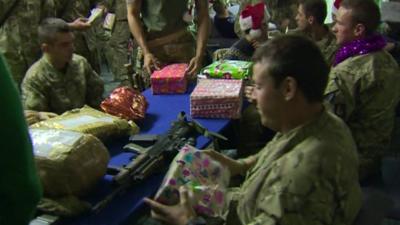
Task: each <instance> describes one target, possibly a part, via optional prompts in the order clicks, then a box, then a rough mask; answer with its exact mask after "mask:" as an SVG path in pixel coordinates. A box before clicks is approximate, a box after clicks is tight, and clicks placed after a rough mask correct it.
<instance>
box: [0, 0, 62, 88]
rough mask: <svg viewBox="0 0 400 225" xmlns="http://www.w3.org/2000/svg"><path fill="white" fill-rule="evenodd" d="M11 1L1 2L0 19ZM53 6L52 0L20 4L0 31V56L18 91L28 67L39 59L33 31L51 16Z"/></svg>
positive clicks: (53, 12)
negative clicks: (2, 56)
mask: <svg viewBox="0 0 400 225" xmlns="http://www.w3.org/2000/svg"><path fill="white" fill-rule="evenodd" d="M15 1H17V0H2V1H1V7H0V16H1V18H3V16H4V15H5V14H6V13H7V11H8V10H9V9H10V7H11V5H12V4H13V3H14V2H15ZM54 5H55V4H54V2H53V1H52V0H41V1H40V0H20V2H19V3H18V4H17V6H16V7H15V8H14V9H13V12H12V13H11V14H10V16H9V17H8V18H7V19H6V21H5V22H4V24H3V25H2V26H1V27H0V52H1V53H2V54H3V55H4V57H5V58H6V60H7V64H8V66H9V68H10V71H11V74H12V76H13V78H14V81H15V82H16V84H17V85H18V87H19V85H20V83H21V82H22V79H23V78H24V75H25V73H26V71H27V70H28V68H29V66H31V65H32V64H33V63H34V62H35V61H36V60H37V59H38V58H39V57H40V46H39V41H38V37H37V36H38V34H37V27H38V25H39V23H40V21H41V20H42V19H43V18H45V17H50V16H53V17H54V16H55V6H54Z"/></svg>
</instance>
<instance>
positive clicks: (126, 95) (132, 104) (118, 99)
mask: <svg viewBox="0 0 400 225" xmlns="http://www.w3.org/2000/svg"><path fill="white" fill-rule="evenodd" d="M148 105H149V104H148V103H147V101H146V98H145V97H144V96H143V95H142V94H141V93H140V92H139V91H137V90H134V89H132V88H129V87H119V88H116V89H115V90H113V91H112V93H111V94H110V97H108V98H107V99H105V100H104V101H103V102H102V103H101V104H100V107H101V109H103V110H104V111H105V112H107V113H109V114H111V115H114V116H118V117H121V118H123V119H126V120H141V119H144V117H145V115H146V110H147V107H148Z"/></svg>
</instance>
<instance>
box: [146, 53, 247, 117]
mask: <svg viewBox="0 0 400 225" xmlns="http://www.w3.org/2000/svg"><path fill="white" fill-rule="evenodd" d="M187 68H188V65H187V64H172V65H168V66H166V67H164V68H162V69H160V70H157V71H154V72H153V74H152V75H151V87H152V91H153V94H180V93H185V92H186V91H187V86H188V78H187V76H186V70H187ZM251 69H252V63H251V62H246V61H236V60H221V61H216V62H214V63H212V64H211V65H209V66H207V67H205V68H203V69H202V70H201V72H200V75H199V77H200V78H201V77H203V78H202V79H199V80H198V82H197V85H196V87H195V89H194V90H193V92H192V93H191V95H190V113H191V116H192V117H193V118H231V119H237V118H239V117H240V112H241V108H242V98H243V85H244V82H243V80H248V79H249V77H251V73H252V71H251Z"/></svg>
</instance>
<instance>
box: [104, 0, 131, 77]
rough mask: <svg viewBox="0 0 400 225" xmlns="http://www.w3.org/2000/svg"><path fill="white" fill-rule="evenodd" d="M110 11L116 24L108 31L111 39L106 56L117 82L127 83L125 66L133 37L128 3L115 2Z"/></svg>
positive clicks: (105, 49)
mask: <svg viewBox="0 0 400 225" xmlns="http://www.w3.org/2000/svg"><path fill="white" fill-rule="evenodd" d="M108 5H110V7H111V8H110V9H111V10H110V9H109V11H110V12H112V13H113V14H114V15H115V24H114V26H113V28H112V29H111V30H108V32H109V33H110V37H109V39H108V40H107V42H106V45H105V47H104V49H103V50H104V55H105V58H106V60H107V62H108V65H109V66H110V68H111V72H112V74H113V76H114V80H115V81H121V83H122V84H124V83H127V80H128V76H130V75H129V74H127V69H126V68H125V67H124V64H126V63H130V62H128V59H129V58H130V57H128V42H129V38H130V36H131V33H130V30H129V24H128V19H127V9H126V3H125V2H124V1H121V0H113V1H112V2H111V3H109V4H108Z"/></svg>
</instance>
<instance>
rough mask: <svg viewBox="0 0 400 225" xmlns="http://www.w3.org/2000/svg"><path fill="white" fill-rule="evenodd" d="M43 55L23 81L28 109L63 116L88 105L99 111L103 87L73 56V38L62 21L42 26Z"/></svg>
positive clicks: (86, 65)
mask: <svg viewBox="0 0 400 225" xmlns="http://www.w3.org/2000/svg"><path fill="white" fill-rule="evenodd" d="M39 40H40V44H41V49H42V51H43V56H42V57H41V58H40V59H39V60H38V61H37V62H35V63H34V64H33V65H32V66H31V67H30V68H29V70H28V72H27V73H26V76H25V78H24V80H23V83H22V86H21V89H22V100H23V104H24V106H25V109H27V110H34V111H46V112H53V113H57V114H60V113H63V112H65V111H67V110H71V109H74V108H80V107H82V106H83V105H85V104H88V105H90V106H92V107H95V108H98V107H99V104H100V102H101V100H102V94H103V90H104V84H103V81H102V80H101V78H100V77H99V76H98V75H97V73H96V72H95V71H93V69H92V68H91V66H90V65H89V63H88V62H87V61H86V59H85V58H83V57H82V56H79V55H76V54H73V51H74V47H73V41H74V36H73V34H72V32H71V31H70V29H69V27H68V24H67V23H66V22H65V21H64V20H61V19H56V18H47V19H45V20H44V21H43V22H42V23H41V24H40V26H39Z"/></svg>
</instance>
